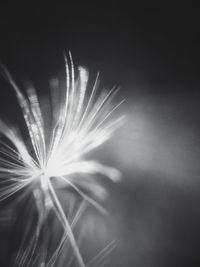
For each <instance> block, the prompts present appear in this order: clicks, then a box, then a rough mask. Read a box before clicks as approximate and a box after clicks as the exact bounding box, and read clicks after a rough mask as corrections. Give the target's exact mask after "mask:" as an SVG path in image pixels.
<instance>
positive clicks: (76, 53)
mask: <svg viewBox="0 0 200 267" xmlns="http://www.w3.org/2000/svg"><path fill="white" fill-rule="evenodd" d="M198 17H199V14H198V8H197V7H195V6H188V5H185V6H184V5H181V6H179V5H175V4H174V5H172V6H168V5H167V4H158V3H157V4H152V3H151V4H149V5H142V4H141V5H140V6H139V5H136V4H135V3H134V2H133V3H132V5H128V4H126V3H125V2H120V3H119V4H117V3H115V1H109V3H108V1H107V2H104V1H102V2H100V1H98V2H96V3H93V4H88V3H85V2H83V1H82V2H78V1H77V2H76V1H74V2H73V4H70V2H68V1H66V3H63V4H58V3H57V4H55V5H53V4H49V5H48V6H45V5H42V4H40V5H37V4H36V3H35V4H26V5H21V6H18V5H16V4H14V5H13V4H10V5H9V4H7V5H5V6H3V5H2V6H1V8H0V59H1V61H2V62H3V63H4V64H5V65H6V66H7V67H8V68H9V69H10V71H11V72H12V73H13V74H14V76H15V77H16V78H17V80H18V82H19V84H20V83H21V82H22V81H23V79H30V80H31V81H33V82H34V84H35V85H36V86H37V88H39V90H41V92H42V93H45V92H46V90H47V87H48V83H47V81H48V79H49V78H50V77H52V76H55V75H57V74H58V76H59V75H60V77H61V78H62V77H63V75H64V70H63V66H64V64H63V58H62V51H68V50H71V52H72V54H73V58H74V63H75V64H76V65H84V66H87V67H88V68H89V70H90V72H91V78H92V77H94V75H95V73H96V72H97V71H100V73H101V85H102V86H108V87H110V86H113V85H115V84H117V85H120V87H121V90H120V92H119V95H118V99H120V98H125V99H126V102H125V104H124V105H123V106H122V107H121V111H119V112H121V113H125V114H127V118H126V122H125V124H124V126H123V127H122V128H121V129H120V130H118V131H117V132H116V134H115V135H114V137H113V139H112V140H110V141H109V142H108V143H106V144H105V145H104V147H103V148H102V149H101V152H100V153H99V157H100V158H101V160H102V161H105V162H108V163H109V164H111V165H112V166H116V167H118V168H119V169H120V170H121V172H122V173H123V180H122V181H121V183H120V184H118V185H113V186H111V185H108V189H109V196H108V199H107V200H106V202H105V203H104V204H103V205H105V206H107V207H108V210H109V212H110V215H109V216H108V217H107V218H106V219H105V224H106V226H105V228H104V227H103V226H102V228H101V227H99V228H98V231H99V233H98V236H99V238H100V237H101V236H103V233H104V235H106V236H109V237H110V238H111V239H112V238H114V239H115V240H116V242H117V248H116V250H115V251H114V252H113V254H112V255H111V256H112V260H111V262H110V266H114V267H118V266H123V267H132V266H135V267H151V266H152V267H165V266H166V267H173V266H176V267H179V266H180V267H185V266H187V267H193V266H199V264H200V257H199V255H200V246H199V242H200V229H199V226H200V205H199V201H200V164H199V159H200V147H199V145H200V121H199V115H200V107H199V104H200V100H199V99H200V93H199V85H200V78H199V59H200V53H199V45H200V41H199V26H198V25H199V18H198ZM0 81H1V83H0V84H1V87H0V114H1V116H2V117H6V118H9V119H10V120H13V121H16V120H17V119H19V118H20V115H18V114H19V109H18V108H17V107H16V102H15V96H14V94H13V92H12V89H11V88H10V87H9V86H8V85H7V84H6V83H5V82H4V81H3V79H1V80H0ZM40 88H42V89H40ZM1 207H2V212H1V213H3V204H1ZM11 214H12V212H11ZM2 218H4V217H3V215H1V219H0V223H1V228H0V233H1V239H0V249H1V252H0V266H8V265H9V260H10V256H11V255H12V253H13V251H14V250H15V249H16V246H17V245H15V244H14V243H15V238H14V237H13V236H14V235H16V232H17V231H20V230H18V228H17V226H16V225H15V226H13V227H10V228H9V229H7V228H6V226H5V223H4V222H3V221H2V220H3V219H2ZM19 228H20V227H19ZM6 229H7V230H6ZM99 229H100V230H101V231H100V230H99ZM105 231H106V232H105ZM13 240H14V241H13ZM90 242H91V244H92V242H93V241H92V240H90ZM100 242H101V238H100ZM16 243H17V242H16ZM91 247H92V245H91ZM88 249H90V246H89V247H88Z"/></svg>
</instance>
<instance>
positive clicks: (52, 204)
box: [0, 55, 123, 267]
mask: <svg viewBox="0 0 200 267" xmlns="http://www.w3.org/2000/svg"><path fill="white" fill-rule="evenodd" d="M65 62H66V91H65V97H64V101H63V97H62V101H61V103H56V105H55V103H54V102H55V99H52V108H53V110H52V112H51V113H52V114H49V116H50V121H51V126H48V127H47V125H46V121H47V118H46V117H44V112H43V109H42V108H41V105H40V103H39V100H38V97H37V94H36V91H35V89H34V87H33V86H29V87H28V88H27V97H26V96H24V95H23V94H22V92H21V90H20V89H19V88H18V86H17V85H16V83H15V81H14V80H13V78H12V77H11V75H10V73H9V72H8V71H7V69H5V67H2V68H3V70H4V76H5V77H6V79H7V80H8V81H9V83H10V84H11V85H12V87H13V88H14V90H15V93H16V96H17V99H18V102H19V104H20V106H21V109H22V112H23V116H24V120H25V122H26V126H27V129H28V133H29V137H30V140H31V145H32V148H31V149H30V147H28V146H27V144H26V142H24V140H23V138H22V136H21V135H20V133H19V132H18V131H17V130H16V129H15V128H13V127H11V126H8V125H7V124H5V123H4V122H2V121H0V133H2V134H3V135H4V136H5V137H6V138H7V139H8V140H9V142H11V143H12V146H11V145H9V144H8V143H7V142H3V141H0V142H1V143H0V144H1V150H0V153H1V156H0V177H1V178H3V179H6V180H9V181H12V183H11V184H10V183H9V185H7V186H5V187H3V188H2V189H1V191H0V199H1V200H4V199H6V198H8V197H10V196H11V195H13V194H15V193H16V192H18V191H19V190H21V189H23V188H28V187H31V186H32V188H33V194H34V197H35V200H36V204H37V209H38V213H39V216H40V220H41V221H42V219H41V218H43V219H44V218H45V216H46V215H45V212H46V214H47V213H48V210H49V209H51V208H53V209H54V210H55V214H56V215H57V216H58V218H59V220H60V223H61V224H62V226H63V229H64V230H63V231H64V232H63V238H62V239H61V241H60V244H59V246H58V248H57V250H55V252H56V251H58V250H59V249H60V248H61V247H62V244H63V242H65V241H66V239H69V240H70V243H71V246H72V247H73V251H74V254H75V256H76V259H77V261H78V263H79V265H80V266H81V267H83V266H85V264H84V261H83V259H82V256H81V254H80V251H79V248H78V246H77V243H76V240H75V238H74V235H73V232H72V228H71V226H70V224H69V222H68V219H67V217H66V215H65V212H64V210H63V207H62V205H61V202H60V200H59V198H58V196H57V194H56V191H55V188H54V182H53V181H54V180H55V179H56V182H57V183H59V181H60V186H63V187H64V186H65V187H69V186H70V187H72V188H73V189H75V190H76V191H77V193H78V194H80V195H81V196H82V197H83V198H84V199H85V201H87V202H89V203H90V204H92V205H94V206H95V207H96V208H98V209H102V208H101V207H100V206H99V204H98V203H97V202H96V201H95V200H94V199H92V198H91V197H90V196H89V195H86V194H85V193H84V192H83V191H82V189H81V186H83V185H84V187H85V188H86V189H87V188H88V189H89V191H91V187H92V188H93V194H94V195H95V190H96V196H97V197H103V196H104V190H102V189H103V188H102V186H101V185H100V184H98V182H97V180H96V179H95V180H94V179H93V175H94V174H95V173H100V174H101V175H104V176H106V177H108V178H110V179H111V180H113V181H117V180H118V179H119V177H120V174H119V172H118V171H117V170H116V169H114V168H111V167H109V166H105V165H102V164H100V163H99V162H96V161H94V160H85V159H84V156H85V155H86V154H87V153H88V152H90V151H92V150H93V149H95V148H97V147H98V146H100V145H101V144H102V143H104V142H105V141H106V140H107V139H109V138H110V137H111V135H112V133H113V131H114V130H115V129H116V128H117V127H119V125H120V124H121V123H122V121H123V117H120V118H118V119H116V120H110V116H111V115H112V113H113V111H114V110H115V109H116V107H118V105H119V104H118V105H117V106H115V107H112V106H111V100H112V98H113V97H114V95H115V90H111V91H110V92H109V93H107V94H105V93H102V94H100V95H99V96H98V97H97V96H96V91H97V83H98V76H97V79H96V81H95V84H94V87H93V89H92V92H91V94H90V96H89V98H88V99H87V97H86V91H87V90H86V89H87V81H88V72H87V70H86V69H84V68H82V67H80V68H79V75H78V78H77V79H76V80H75V74H74V67H73V62H72V58H71V55H70V64H68V62H67V59H66V57H65ZM57 87H58V83H57V82H55V81H52V82H51V89H52V90H57ZM53 94H54V96H55V95H56V92H53ZM58 110H59V112H58ZM56 115H57V116H56ZM48 121H49V118H48ZM31 150H33V153H31V152H30V151H31ZM74 175H76V176H77V175H79V178H77V177H75V176H74ZM83 181H85V183H83ZM79 186H80V187H79ZM27 192H30V191H28V190H27ZM101 194H102V195H101ZM41 203H43V204H41ZM45 210H46V211H45ZM41 225H42V223H39V225H38V232H39V231H40V229H41ZM50 234H51V233H50ZM28 253H29V252H26V253H25V254H24V255H23V257H22V258H23V260H21V262H23V261H25V259H27V257H28ZM53 255H54V256H53ZM53 255H52V257H50V258H49V259H48V261H47V262H46V263H44V264H46V265H45V266H49V265H48V264H51V262H52V261H53V260H54V257H55V255H57V252H56V253H55V254H53ZM44 261H45V260H44ZM41 264H42V263H41Z"/></svg>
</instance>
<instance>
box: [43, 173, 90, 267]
mask: <svg viewBox="0 0 200 267" xmlns="http://www.w3.org/2000/svg"><path fill="white" fill-rule="evenodd" d="M42 178H44V179H45V180H46V181H47V183H48V189H49V193H50V196H51V199H52V201H53V203H54V205H55V208H56V212H57V214H58V216H59V218H60V221H61V223H62V225H63V228H64V230H65V231H66V234H67V235H68V236H69V240H70V243H71V246H72V248H73V249H74V254H75V256H76V259H77V261H78V263H79V266H80V267H86V265H85V263H84V261H83V258H82V256H81V254H80V251H79V248H78V246H77V243H76V240H75V238H74V234H73V232H72V229H71V226H70V224H69V222H68V220H67V218H66V215H65V213H64V211H63V208H62V206H61V203H60V201H59V199H58V197H57V195H56V192H55V190H54V188H53V186H52V184H51V181H50V180H49V179H47V178H46V177H45V176H43V177H42Z"/></svg>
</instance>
